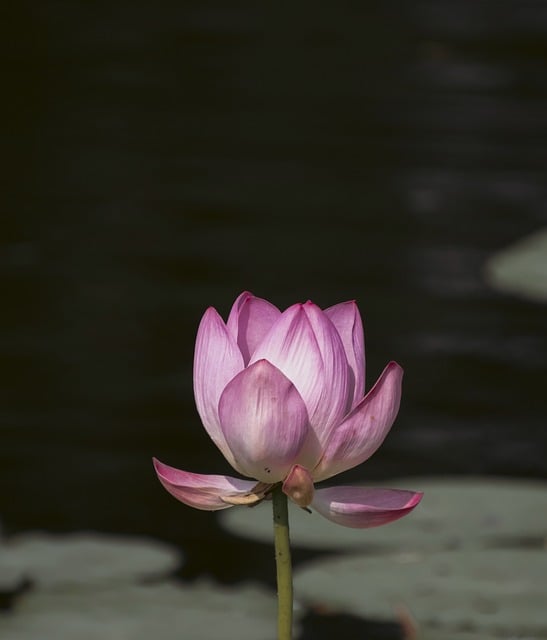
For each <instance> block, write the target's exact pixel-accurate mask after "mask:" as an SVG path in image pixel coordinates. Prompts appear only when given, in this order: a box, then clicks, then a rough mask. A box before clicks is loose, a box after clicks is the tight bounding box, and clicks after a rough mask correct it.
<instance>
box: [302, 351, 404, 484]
mask: <svg viewBox="0 0 547 640" xmlns="http://www.w3.org/2000/svg"><path fill="white" fill-rule="evenodd" d="M402 379H403V370H402V368H401V367H400V366H399V365H398V364H397V363H396V362H390V363H389V364H388V365H387V366H386V368H385V369H384V371H383V372H382V375H381V376H380V377H379V378H378V381H377V382H376V384H375V385H374V387H372V389H371V390H370V391H369V392H368V393H367V395H366V396H365V397H364V398H363V400H362V401H361V402H360V403H359V404H358V405H357V406H356V407H355V408H354V409H353V411H352V412H351V413H350V414H349V415H348V416H347V417H346V418H345V420H344V422H342V424H341V425H340V426H339V427H337V428H336V429H335V430H334V431H333V432H332V433H331V436H330V438H329V440H328V442H327V444H326V447H325V451H324V453H323V457H322V458H321V460H320V462H319V464H318V465H317V467H316V468H315V469H314V470H313V477H314V480H315V481H316V482H319V481H321V480H325V479H326V478H330V477H332V476H335V475H336V474H338V473H342V471H347V470H348V469H352V468H353V467H356V466H357V465H358V464H361V463H362V462H364V461H365V460H367V459H368V458H370V456H372V454H373V453H374V452H375V451H376V450H377V449H378V447H379V446H380V445H381V444H382V442H383V441H384V439H385V437H386V436H387V434H388V432H389V430H390V429H391V426H392V424H393V422H394V421H395V418H396V417H397V412H398V411H399V404H400V402H401V383H402Z"/></svg>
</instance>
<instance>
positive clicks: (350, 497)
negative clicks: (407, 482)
mask: <svg viewBox="0 0 547 640" xmlns="http://www.w3.org/2000/svg"><path fill="white" fill-rule="evenodd" d="M422 496H423V493H416V492H414V491H404V490H401V489H365V488H361V487H330V488H328V489H319V490H318V491H316V492H315V497H314V499H313V501H312V503H311V506H312V508H313V509H315V510H316V511H317V512H318V513H320V514H321V515H322V516H324V517H325V518H327V520H332V522H336V524H341V525H342V526H344V527H352V528H354V529H368V528H370V527H379V526H380V525H382V524H388V523H389V522H393V521H394V520H398V519H399V518H402V517H403V516H406V514H407V513H410V512H411V511H412V509H414V507H415V506H416V505H417V504H418V503H419V502H420V500H421V499H422Z"/></svg>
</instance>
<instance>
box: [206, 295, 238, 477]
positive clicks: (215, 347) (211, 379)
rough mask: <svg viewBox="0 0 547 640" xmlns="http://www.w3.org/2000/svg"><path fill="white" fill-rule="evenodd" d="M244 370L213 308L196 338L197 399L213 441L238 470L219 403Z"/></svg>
mask: <svg viewBox="0 0 547 640" xmlns="http://www.w3.org/2000/svg"><path fill="white" fill-rule="evenodd" d="M243 366H244V365H243V357H242V355H241V352H240V351H239V348H238V346H237V344H236V342H235V340H234V339H233V338H232V337H231V336H230V335H229V333H228V331H227V329H226V325H225V324H224V321H223V320H222V318H221V317H220V316H219V315H218V313H217V311H216V310H215V309H213V308H212V307H210V308H209V309H207V311H206V312H205V314H204V315H203V318H202V319H201V323H200V325H199V328H198V334H197V337H196V348H195V353H194V396H195V399H196V406H197V410H198V413H199V415H200V417H201V420H202V422H203V426H204V427H205V429H206V431H207V433H208V434H209V436H210V437H211V440H212V441H213V442H214V443H215V444H216V445H217V447H218V448H219V449H220V450H221V451H222V453H223V455H224V457H225V458H226V460H228V462H229V463H230V464H231V465H232V466H233V467H234V468H236V469H237V467H235V466H234V458H233V455H232V453H231V451H230V449H229V447H228V445H227V444H226V439H225V438H224V434H223V433H222V429H221V427H220V420H219V416H218V402H219V400H220V396H221V394H222V392H223V391H224V388H225V387H226V385H227V384H228V382H230V380H231V379H232V378H233V377H234V376H235V375H236V374H238V373H239V372H240V371H241V370H242V369H243ZM237 471H239V469H237Z"/></svg>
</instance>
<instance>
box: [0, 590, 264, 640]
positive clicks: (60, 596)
mask: <svg viewBox="0 0 547 640" xmlns="http://www.w3.org/2000/svg"><path fill="white" fill-rule="evenodd" d="M275 628H276V598H275V594H274V593H270V592H267V591H266V590H264V589H262V588H260V587H258V586H254V585H251V586H245V587H241V588H234V587H230V588H224V589H223V588H220V587H214V586H212V585H210V584H206V583H201V584H198V585H196V586H191V587H182V586H178V585H174V584H171V583H163V584H154V585H122V586H119V587H116V588H108V589H99V588H76V589H71V590H68V589H61V588H57V589H52V590H50V591H37V592H35V593H31V594H29V595H28V596H25V597H24V598H23V599H22V600H21V602H20V605H19V606H18V607H17V608H16V610H15V611H14V612H13V613H10V614H4V615H0V637H2V638H10V640H36V639H37V638H55V639H56V640H72V639H74V638H77V639H78V640H104V639H105V638H116V640H150V638H154V640H180V639H181V638H191V639H192V640H211V639H212V638H226V637H230V638H238V640H271V639H272V638H273V637H275Z"/></svg>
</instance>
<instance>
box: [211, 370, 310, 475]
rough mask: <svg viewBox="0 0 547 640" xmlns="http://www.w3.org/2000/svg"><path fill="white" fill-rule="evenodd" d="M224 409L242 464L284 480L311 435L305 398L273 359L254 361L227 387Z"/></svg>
mask: <svg viewBox="0 0 547 640" xmlns="http://www.w3.org/2000/svg"><path fill="white" fill-rule="evenodd" d="M219 413H220V421H221V424H222V430H223V432H224V436H225V438H226V442H227V443H228V446H229V447H230V450H231V451H232V452H233V455H234V457H235V460H236V464H237V468H238V469H241V472H242V473H243V474H244V475H248V476H251V477H253V478H257V479H258V480H261V481H263V482H277V481H279V480H282V479H283V478H284V477H285V476H286V475H287V473H288V471H289V469H290V468H291V467H292V465H293V464H294V463H295V462H296V459H297V457H298V456H299V454H300V453H301V451H302V448H303V446H304V444H305V443H306V442H307V440H308V433H309V431H310V427H309V418H308V412H307V411H306V405H305V404H304V401H303V400H302V398H301V397H300V394H299V393H298V391H297V390H296V388H295V386H294V385H293V384H292V382H291V381H290V380H289V379H288V378H286V377H285V376H284V375H283V374H282V373H281V371H279V369H276V368H275V367H274V366H273V365H272V364H270V363H269V362H268V361H267V360H259V361H258V362H255V363H254V364H252V365H250V366H249V367H247V369H245V370H244V371H242V372H241V373H239V374H238V375H237V376H236V377H235V378H234V379H233V380H232V381H231V382H230V383H229V384H228V385H227V386H226V389H225V390H224V392H223V394H222V396H221V398H220V404H219Z"/></svg>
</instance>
